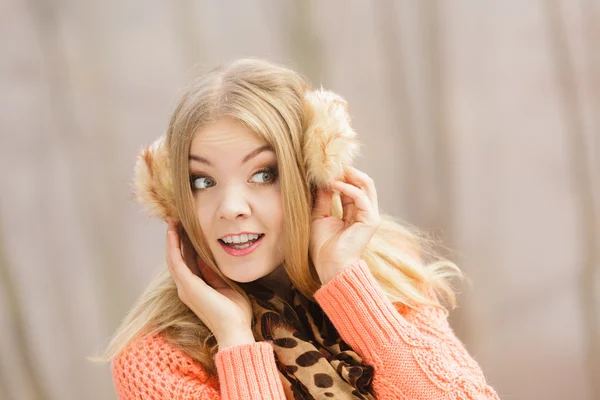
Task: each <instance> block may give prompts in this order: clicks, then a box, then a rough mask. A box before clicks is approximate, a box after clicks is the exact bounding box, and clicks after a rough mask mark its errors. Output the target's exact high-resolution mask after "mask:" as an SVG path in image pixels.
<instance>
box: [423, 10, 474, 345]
mask: <svg viewBox="0 0 600 400" xmlns="http://www.w3.org/2000/svg"><path fill="white" fill-rule="evenodd" d="M417 4H418V12H419V15H418V18H419V21H420V26H421V32H420V34H421V39H422V46H421V47H422V48H423V51H424V52H425V59H424V62H423V64H424V65H425V66H426V69H427V72H428V73H427V75H426V76H427V85H426V88H427V89H428V96H427V97H426V98H427V100H428V101H427V102H426V107H427V113H426V115H428V116H429V121H430V131H429V132H426V133H427V136H428V137H429V140H428V143H429V148H430V149H431V152H432V153H433V156H432V157H431V158H430V160H431V162H432V163H433V182H432V191H433V198H434V199H435V201H434V202H433V203H432V205H433V206H432V207H430V209H428V210H427V214H428V215H429V218H430V224H431V225H433V226H436V227H438V228H440V229H441V235H440V238H439V239H440V240H441V242H442V243H443V245H444V247H445V248H446V249H456V240H455V236H454V235H455V234H456V229H457V226H456V224H457V222H456V221H455V220H454V216H453V214H454V212H455V211H456V203H455V202H456V198H455V197H456V193H455V185H456V179H455V171H454V160H453V159H452V154H456V151H454V149H452V142H453V140H452V137H450V135H451V132H450V129H449V127H450V124H449V121H448V118H447V115H446V113H445V109H444V106H445V101H447V99H448V96H447V94H446V86H445V84H446V82H445V73H444V71H446V70H447V68H448V62H447V61H446V60H445V58H444V48H443V43H442V37H443V35H444V33H445V32H443V29H445V27H444V25H443V22H444V21H443V17H442V14H441V12H442V11H441V7H442V4H441V3H440V2H439V1H438V0H426V1H421V2H418V3H417ZM444 255H445V256H447V257H448V258H450V259H451V260H452V261H455V262H457V263H458V264H459V267H461V269H464V267H463V266H462V265H460V260H454V259H453V258H454V257H453V256H452V254H444ZM465 272H468V271H465ZM449 319H450V322H451V325H452V328H453V329H454V330H455V332H456V335H457V336H458V337H459V338H460V339H461V340H462V341H463V342H465V343H472V340H473V338H472V337H471V336H470V321H469V318H468V310H467V309H465V308H463V307H458V308H456V309H455V310H454V311H453V312H452V313H451V314H450V318H449Z"/></svg>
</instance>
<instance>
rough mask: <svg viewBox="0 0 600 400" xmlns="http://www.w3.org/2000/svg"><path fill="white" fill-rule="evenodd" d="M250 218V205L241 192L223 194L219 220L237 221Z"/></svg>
mask: <svg viewBox="0 0 600 400" xmlns="http://www.w3.org/2000/svg"><path fill="white" fill-rule="evenodd" d="M248 216H250V205H249V204H248V200H247V199H246V196H245V194H244V193H243V191H241V190H230V191H228V192H226V193H223V199H222V200H221V204H220V207H219V218H221V219H236V218H242V217H248Z"/></svg>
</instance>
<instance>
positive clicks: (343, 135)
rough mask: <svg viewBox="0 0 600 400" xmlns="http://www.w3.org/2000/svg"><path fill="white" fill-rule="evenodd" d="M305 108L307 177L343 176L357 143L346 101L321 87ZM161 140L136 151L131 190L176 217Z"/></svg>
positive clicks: (155, 211)
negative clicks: (138, 151)
mask: <svg viewBox="0 0 600 400" xmlns="http://www.w3.org/2000/svg"><path fill="white" fill-rule="evenodd" d="M304 112H305V120H306V121H307V124H306V127H305V131H304V137H303V147H302V151H303V154H304V163H305V166H306V170H307V171H308V176H307V178H308V180H309V182H310V183H312V184H314V185H316V186H317V187H323V186H326V185H327V183H328V182H329V181H331V180H333V179H341V178H342V177H343V175H344V168H345V167H346V166H347V165H350V164H351V163H352V161H353V159H354V157H355V156H356V155H357V154H358V151H359V147H360V145H359V143H358V140H357V138H356V132H355V131H354V130H353V129H352V127H351V126H350V115H349V114H348V103H347V102H346V101H345V100H344V99H343V98H342V97H341V96H339V95H337V94H335V93H333V92H330V91H326V90H323V89H319V90H313V91H308V92H307V93H306V95H305V111H304ZM164 143H165V137H164V135H163V136H161V137H160V138H159V139H157V140H156V141H155V142H154V143H152V144H151V145H148V146H145V147H144V148H143V149H142V150H141V152H140V153H139V154H138V157H137V162H136V165H135V170H134V179H133V192H134V197H135V200H136V201H137V202H138V203H140V204H141V205H142V206H144V207H145V208H146V210H147V211H148V213H149V214H150V216H152V217H159V218H162V219H164V220H167V219H173V220H175V221H179V220H180V218H179V215H178V213H177V208H176V207H175V199H174V195H173V179H172V177H171V173H170V169H169V157H168V154H167V150H166V147H165V145H164Z"/></svg>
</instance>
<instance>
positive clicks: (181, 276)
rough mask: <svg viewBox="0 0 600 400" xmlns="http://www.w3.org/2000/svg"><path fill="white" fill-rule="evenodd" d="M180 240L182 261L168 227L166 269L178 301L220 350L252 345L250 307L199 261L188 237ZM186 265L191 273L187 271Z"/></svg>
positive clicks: (170, 224)
mask: <svg viewBox="0 0 600 400" xmlns="http://www.w3.org/2000/svg"><path fill="white" fill-rule="evenodd" d="M183 236H184V238H185V239H184V240H183V257H182V251H181V248H180V240H179V235H178V234H177V231H176V230H175V228H174V226H173V224H172V223H169V228H168V230H167V265H168V266H169V270H170V271H171V276H172V277H173V280H174V281H175V284H176V285H177V294H178V295H179V298H180V299H181V301H183V302H184V303H185V305H187V306H188V307H189V308H190V309H191V310H192V311H193V312H194V314H196V315H197V316H198V318H200V320H202V322H203V323H204V324H205V325H206V326H207V327H208V329H210V330H211V332H212V333H213V334H214V335H215V337H216V339H217V343H218V344H219V349H223V348H225V347H230V346H234V345H238V344H246V343H253V342H255V340H254V335H253V334H252V328H251V324H252V307H251V305H250V304H249V303H248V301H246V299H244V297H243V296H242V295H240V294H239V293H238V292H236V291H235V290H234V289H232V288H230V287H229V286H228V285H227V283H226V282H225V281H224V280H223V279H222V278H221V277H219V276H218V275H217V274H216V273H215V272H214V271H213V270H211V269H210V268H209V267H208V266H206V265H205V264H204V263H202V262H201V261H200V259H199V257H197V255H196V252H195V251H194V249H193V247H192V245H191V243H189V240H187V236H185V235H183ZM184 258H185V260H186V261H184ZM188 265H190V266H191V268H192V269H190V268H188ZM192 270H193V271H194V272H196V273H197V274H199V275H200V276H201V277H202V278H203V279H204V280H203V279H202V278H200V277H199V276H198V275H195V274H194V272H192Z"/></svg>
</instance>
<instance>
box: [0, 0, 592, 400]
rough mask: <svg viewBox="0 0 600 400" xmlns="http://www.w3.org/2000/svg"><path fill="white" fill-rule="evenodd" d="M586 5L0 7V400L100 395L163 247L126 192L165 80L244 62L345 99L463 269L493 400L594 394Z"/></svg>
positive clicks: (159, 233)
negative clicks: (277, 66) (121, 331)
mask: <svg viewBox="0 0 600 400" xmlns="http://www.w3.org/2000/svg"><path fill="white" fill-rule="evenodd" d="M599 3H600V2H598V1H591V0H590V1H585V0H576V1H573V0H572V1H566V0H565V1H542V0H538V1H527V2H524V1H514V0H513V1H458V0H452V1H425V0H422V1H408V0H406V1H400V0H398V1H393V0H387V1H374V0H372V1H359V0H353V1H342V0H336V1H333V0H323V1H301V0H298V1H291V0H288V1H275V0H272V1H266V0H265V1H259V0H252V1H231V0H229V1H192V0H177V1H157V0H146V1H116V0H107V1H75V0H63V1H60V0H54V1H52V0H4V1H3V2H2V3H0V44H1V45H0V46H1V47H0V273H1V275H0V324H1V325H0V357H1V362H0V399H9V400H11V399H63V400H65V399H111V398H115V397H116V396H115V394H114V389H113V388H112V382H111V379H110V371H109V367H108V366H106V365H104V366H98V365H93V364H91V363H89V362H87V361H86V360H85V359H84V357H85V356H86V355H89V354H92V353H93V352H94V351H96V350H99V349H100V348H101V347H102V345H103V343H104V341H105V340H106V339H107V337H108V336H109V335H110V334H111V333H112V332H113V330H114V329H115V327H116V326H117V324H118V322H119V320H120V319H121V318H122V317H123V315H124V314H125V312H126V310H128V309H129V307H130V306H131V305H132V303H133V301H134V300H135V299H136V297H137V296H138V295H139V294H140V293H141V291H142V290H143V288H144V287H145V286H146V284H147V283H148V280H149V278H150V276H151V275H152V273H153V272H154V271H155V270H156V269H157V267H158V265H159V264H160V263H161V262H162V260H163V257H164V244H163V240H164V233H165V226H164V225H163V224H161V223H160V222H158V221H151V220H148V219H147V218H146V217H145V215H144V214H143V213H142V212H141V211H140V209H139V208H137V206H135V205H134V204H133V203H132V202H131V198H130V189H129V187H128V184H129V180H130V178H131V172H132V168H133V163H134V161H135V154H136V152H137V151H138V149H139V148H140V147H141V146H142V145H143V144H145V143H149V142H150V141H152V140H153V139H154V138H156V137H157V136H159V135H160V134H162V132H163V131H164V129H165V127H166V124H167V120H168V117H169V114H170V111H171V110H172V108H173V105H174V102H175V101H176V99H177V95H178V91H179V89H180V88H181V87H182V86H183V85H184V84H185V83H186V82H187V81H188V80H189V79H190V78H191V77H193V76H196V75H197V73H198V71H199V70H201V68H202V67H210V66H213V65H215V64H216V63H219V62H222V61H226V60H230V59H232V58H236V57H240V56H257V57H265V58H268V59H270V60H272V61H276V62H281V63H285V64H287V65H290V66H292V67H294V68H297V69H298V70H299V71H301V72H302V73H304V74H306V75H307V76H308V77H310V78H311V79H312V81H313V82H314V83H315V85H317V86H318V85H321V84H322V85H323V86H324V87H326V88H328V89H331V90H334V91H337V92H338V93H340V94H341V95H342V96H344V97H345V98H346V99H347V100H348V102H349V103H350V107H351V114H352V117H353V122H354V126H355V128H356V130H357V131H358V133H359V135H360V137H361V140H362V142H363V143H364V147H363V157H361V158H360V159H359V161H358V166H359V167H360V168H362V169H364V170H365V171H366V172H367V173H369V174H370V175H372V176H373V178H374V179H375V182H376V184H377V189H378V192H379V196H380V207H381V209H382V210H384V211H386V212H389V213H391V214H394V215H397V216H399V217H401V218H403V219H404V220H406V221H409V222H411V223H414V224H417V225H419V226H421V227H422V228H424V229H426V230H429V231H432V232H433V233H434V234H436V235H437V236H439V237H440V238H442V239H443V240H444V242H445V243H446V244H447V245H448V246H449V247H450V248H451V249H453V250H454V251H455V254H454V259H455V260H456V261H457V262H458V263H459V265H460V266H461V267H462V268H463V269H464V271H465V272H466V273H467V274H468V275H469V276H470V278H471V280H472V282H473V285H472V286H471V287H469V286H464V287H463V289H462V291H463V294H462V295H461V296H460V301H459V304H460V307H459V309H458V310H456V311H455V312H453V313H452V320H451V322H452V325H453V326H454V328H455V330H456V332H457V334H458V335H459V337H460V338H461V339H462V340H463V341H465V343H466V344H467V347H468V349H469V351H470V352H471V354H472V355H473V356H474V357H475V359H476V360H477V361H478V362H479V363H480V365H481V366H482V368H483V370H484V372H485V374H486V377H487V379H488V381H489V382H490V383H491V384H492V385H493V386H494V387H495V388H496V390H497V391H498V393H499V394H500V397H501V398H502V399H523V400H525V399H548V400H550V399H582V400H591V399H600V342H599V341H600V323H599V320H600V299H599V297H600V296H599V291H600V289H599V288H600V283H599V279H600V278H599V275H600V273H599V269H600V260H599V258H600V255H599V252H600V239H599V230H600V220H599V209H600V200H599V199H600V196H599V194H600V193H599V189H600V188H599V182H600V157H599V153H600V133H599V132H600V55H599V52H598V39H599V38H600V30H599V26H600V4H599Z"/></svg>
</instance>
